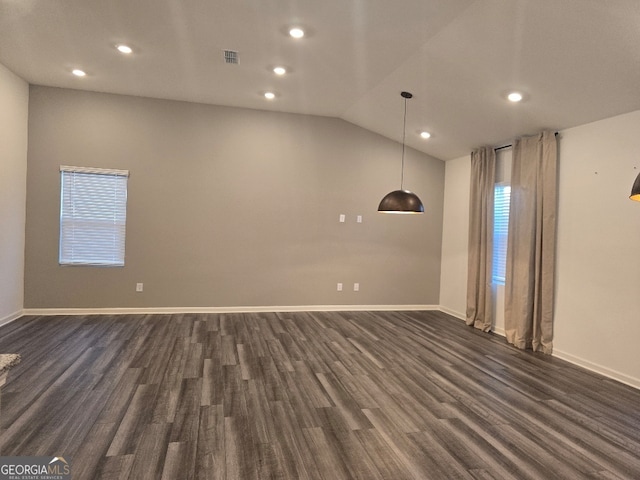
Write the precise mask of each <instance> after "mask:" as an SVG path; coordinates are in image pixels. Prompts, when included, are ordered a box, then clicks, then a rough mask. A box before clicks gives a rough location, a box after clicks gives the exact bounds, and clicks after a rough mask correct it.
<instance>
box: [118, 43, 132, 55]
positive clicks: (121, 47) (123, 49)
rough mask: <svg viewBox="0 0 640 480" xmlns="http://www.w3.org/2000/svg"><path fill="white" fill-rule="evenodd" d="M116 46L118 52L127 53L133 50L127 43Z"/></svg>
mask: <svg viewBox="0 0 640 480" xmlns="http://www.w3.org/2000/svg"><path fill="white" fill-rule="evenodd" d="M116 48H117V49H118V51H119V52H120V53H124V54H127V55H128V54H130V53H131V52H133V49H132V48H131V47H130V46H128V45H118V46H116Z"/></svg>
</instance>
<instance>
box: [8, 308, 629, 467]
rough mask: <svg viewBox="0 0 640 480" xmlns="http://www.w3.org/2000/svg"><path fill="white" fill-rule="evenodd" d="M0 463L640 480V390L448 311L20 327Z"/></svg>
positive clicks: (50, 322)
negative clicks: (508, 340)
mask: <svg viewBox="0 0 640 480" xmlns="http://www.w3.org/2000/svg"><path fill="white" fill-rule="evenodd" d="M0 352H11V353H20V354H21V355H22V363H21V364H20V365H19V366H17V367H15V368H14V369H13V370H12V371H11V372H10V374H9V378H8V380H7V383H6V385H5V386H4V388H3V389H2V412H1V415H0V455H3V456H7V455H21V456H26V455H51V456H54V455H55V456H63V457H65V458H66V459H67V460H71V465H72V471H73V474H74V475H73V478H74V479H76V480H78V479H96V478H101V479H135V480H139V479H153V480H157V479H173V478H175V479H205V478H211V479H241V480H245V479H247V480H248V479H268V478H277V479H296V480H298V479H325V480H339V479H363V480H376V479H389V480H401V479H447V480H449V479H455V478H478V479H490V478H497V479H500V478H501V479H513V478H515V479H521V478H522V479H529V478H536V479H545V480H548V479H555V478H561V479H582V478H594V479H595V478H600V479H612V478H627V479H638V478H640V428H639V427H640V408H639V407H640V391H638V390H634V389H632V388H630V387H627V386H624V385H622V384H619V383H617V382H614V381H612V380H608V379H606V378H604V377H600V376H597V375H595V374H592V373H589V372H587V371H585V370H582V369H580V368H578V367H575V366H572V365H570V364H568V363H566V362H564V361H562V360H559V359H557V358H553V357H549V356H544V355H541V354H533V353H531V352H521V351H518V350H515V349H513V348H511V347H509V346H507V345H506V344H505V343H504V339H502V338H501V337H496V336H491V335H487V334H483V333H480V332H478V331H476V330H474V329H472V328H469V327H466V326H465V325H464V324H463V322H460V321H459V320H456V319H454V318H452V317H449V316H447V315H446V314H444V313H440V312H406V313H396V312H384V313H380V312H376V313H363V312H358V313H315V312H314V313H286V314H285V313H281V314H275V313H271V314H269V313H267V314H262V313H261V314H184V315H147V316H133V315H123V316H107V315H103V316H85V317H67V316H55V317H23V318H21V319H19V320H17V321H15V322H13V323H11V324H9V325H6V326H4V327H2V328H0Z"/></svg>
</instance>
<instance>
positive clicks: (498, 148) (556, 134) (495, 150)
mask: <svg viewBox="0 0 640 480" xmlns="http://www.w3.org/2000/svg"><path fill="white" fill-rule="evenodd" d="M558 133H559V132H556V133H555V136H556V137H557V136H558ZM511 147H513V143H510V144H509V145H502V146H501V147H496V148H494V149H493V151H494V152H497V151H498V150H504V149H505V148H511Z"/></svg>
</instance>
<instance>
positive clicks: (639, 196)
mask: <svg viewBox="0 0 640 480" xmlns="http://www.w3.org/2000/svg"><path fill="white" fill-rule="evenodd" d="M629 198H630V199H631V200H635V201H636V202H640V173H639V174H638V176H637V177H636V181H635V182H633V187H631V195H629Z"/></svg>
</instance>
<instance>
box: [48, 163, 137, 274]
mask: <svg viewBox="0 0 640 480" xmlns="http://www.w3.org/2000/svg"><path fill="white" fill-rule="evenodd" d="M128 178H129V172H128V171H127V170H109V169H102V168H83V167H69V166H65V165H63V166H61V167H60V252H59V262H60V264H61V265H107V266H123V265H124V244H125V227H126V220H127V180H128Z"/></svg>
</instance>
